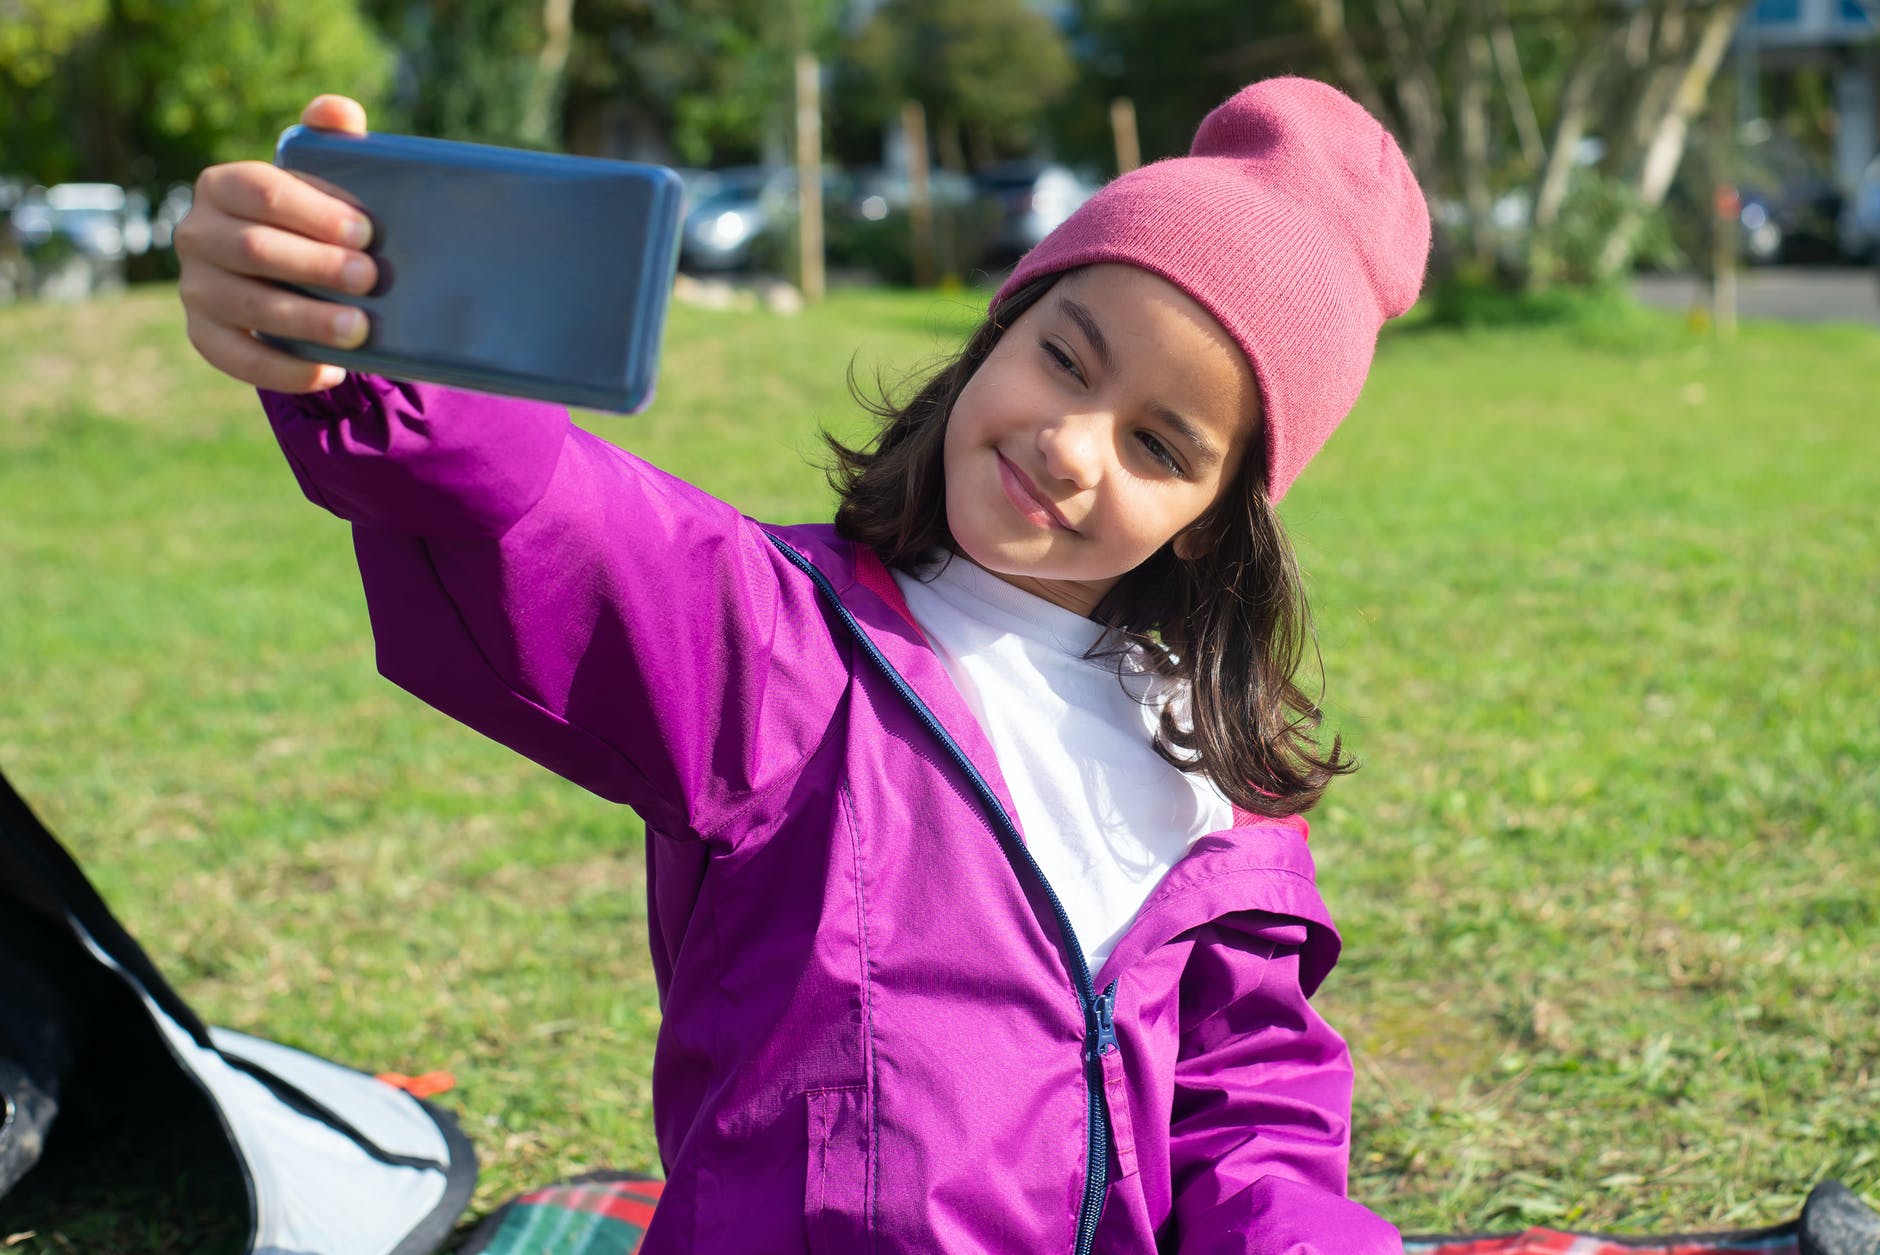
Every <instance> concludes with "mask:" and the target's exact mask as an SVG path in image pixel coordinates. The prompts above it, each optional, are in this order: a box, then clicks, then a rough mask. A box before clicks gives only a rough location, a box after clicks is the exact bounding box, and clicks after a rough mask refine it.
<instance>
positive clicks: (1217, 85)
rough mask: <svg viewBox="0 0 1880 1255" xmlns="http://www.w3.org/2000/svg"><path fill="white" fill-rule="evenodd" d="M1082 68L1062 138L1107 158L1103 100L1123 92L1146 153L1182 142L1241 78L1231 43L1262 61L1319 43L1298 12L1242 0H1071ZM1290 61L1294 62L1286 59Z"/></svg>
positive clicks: (1166, 151)
mask: <svg viewBox="0 0 1880 1255" xmlns="http://www.w3.org/2000/svg"><path fill="white" fill-rule="evenodd" d="M1076 15H1077V31H1076V41H1077V47H1078V52H1079V58H1080V60H1081V61H1082V62H1083V67H1082V69H1081V71H1080V73H1079V74H1078V79H1077V85H1076V89H1075V92H1074V95H1073V97H1072V99H1071V102H1070V104H1069V106H1068V107H1066V108H1065V109H1063V110H1062V111H1061V112H1062V114H1063V116H1062V118H1061V119H1060V120H1059V122H1058V127H1059V130H1060V135H1061V140H1062V142H1063V143H1064V145H1065V147H1066V148H1068V149H1070V150H1071V151H1073V152H1075V153H1077V154H1078V155H1080V156H1084V157H1088V158H1090V159H1094V160H1097V161H1098V162H1100V163H1101V164H1102V165H1104V166H1107V165H1108V164H1109V163H1110V160H1111V157H1112V154H1113V153H1114V151H1115V150H1114V147H1113V144H1112V136H1111V133H1110V126H1109V108H1110V102H1111V101H1112V100H1114V99H1115V98H1116V97H1118V96H1128V97H1129V98H1130V100H1131V101H1132V102H1134V104H1135V108H1136V124H1137V129H1138V132H1139V134H1140V136H1141V146H1142V156H1143V160H1145V161H1153V160H1155V159H1156V158H1158V157H1169V156H1174V155H1176V154H1178V153H1183V152H1186V151H1188V145H1189V144H1190V143H1191V142H1192V141H1193V139H1194V135H1195V127H1196V126H1197V125H1198V124H1199V123H1200V121H1201V119H1202V118H1203V117H1204V116H1206V114H1207V112H1208V111H1209V110H1210V109H1212V108H1214V106H1216V105H1218V104H1220V103H1221V102H1222V101H1223V100H1226V99H1227V98H1228V97H1229V96H1231V95H1233V94H1234V92H1236V91H1238V90H1239V89H1240V88H1241V87H1243V86H1245V85H1246V83H1247V82H1248V79H1249V77H1251V73H1250V71H1249V70H1248V68H1247V67H1246V65H1245V64H1244V63H1243V61H1242V57H1241V56H1240V55H1237V50H1249V49H1259V50H1261V52H1260V53H1259V54H1258V56H1259V66H1260V67H1261V68H1265V67H1268V66H1272V65H1286V64H1288V62H1287V60H1286V57H1287V54H1288V52H1290V53H1292V54H1295V55H1296V54H1298V53H1304V54H1305V55H1306V56H1307V57H1308V58H1310V59H1311V60H1312V61H1314V62H1316V61H1317V60H1318V58H1319V52H1318V48H1317V47H1316V45H1315V44H1314V43H1313V42H1312V40H1311V37H1310V36H1309V35H1307V34H1306V33H1305V32H1304V31H1303V30H1302V28H1301V25H1300V22H1299V17H1298V14H1297V13H1294V12H1291V11H1290V10H1289V9H1288V8H1287V6H1285V5H1278V4H1247V3H1245V2H1244V0H1233V2H1228V0H1077V5H1076ZM1293 68H1297V67H1296V63H1295V64H1294V65H1293Z"/></svg>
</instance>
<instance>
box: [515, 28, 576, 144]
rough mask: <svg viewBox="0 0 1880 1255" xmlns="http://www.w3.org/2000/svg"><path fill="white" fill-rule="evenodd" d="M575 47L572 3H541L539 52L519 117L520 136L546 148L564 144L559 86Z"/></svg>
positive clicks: (564, 134) (565, 135) (564, 133)
mask: <svg viewBox="0 0 1880 1255" xmlns="http://www.w3.org/2000/svg"><path fill="white" fill-rule="evenodd" d="M573 46H574V0H543V4H542V51H541V52H540V53H539V54H537V56H536V59H535V81H534V82H532V83H531V84H530V85H529V100H528V105H527V107H526V108H525V109H524V110H523V114H522V133H523V135H524V136H525V137H527V138H528V139H530V140H532V141H534V142H536V143H539V144H542V145H544V146H546V147H549V148H560V147H561V146H562V145H563V144H565V143H566V142H567V134H566V128H565V127H564V126H563V125H562V119H561V117H560V116H559V115H560V113H561V82H562V75H563V74H564V73H565V72H566V70H567V68H568V55H569V52H570V51H571V49H572V48H573Z"/></svg>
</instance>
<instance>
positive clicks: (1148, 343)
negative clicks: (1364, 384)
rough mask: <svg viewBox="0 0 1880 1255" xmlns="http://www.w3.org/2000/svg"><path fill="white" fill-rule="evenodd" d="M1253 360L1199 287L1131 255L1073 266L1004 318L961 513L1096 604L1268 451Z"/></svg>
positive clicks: (1061, 594)
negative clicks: (1188, 287) (1197, 293)
mask: <svg viewBox="0 0 1880 1255" xmlns="http://www.w3.org/2000/svg"><path fill="white" fill-rule="evenodd" d="M1258 435H1259V392H1258V390H1257V388H1256V386H1255V384H1254V378H1253V370H1252V368H1251V367H1250V366H1249V365H1248V364H1247V359H1246V358H1245V357H1244V356H1243V355H1242V354H1241V352H1240V349H1239V347H1238V346H1237V345H1235V343H1234V342H1233V340H1231V339H1230V338H1229V337H1228V335H1227V332H1226V331H1224V330H1222V328H1221V326H1220V324H1219V323H1217V322H1215V321H1214V319H1213V317H1212V316H1211V315H1210V314H1209V313H1208V312H1207V311H1206V310H1204V309H1202V308H1201V306H1200V305H1198V304H1197V303H1196V302H1195V301H1194V299H1193V298H1191V297H1189V296H1188V295H1187V294H1186V293H1184V292H1183V291H1181V290H1180V289H1179V288H1177V287H1175V286H1174V285H1173V284H1171V283H1169V282H1168V281H1167V280H1165V279H1162V278H1160V277H1159V276H1156V275H1152V274H1150V273H1149V272H1147V271H1145V270H1138V269H1136V268H1135V267H1133V266H1121V265H1103V266H1092V267H1089V268H1087V269H1084V270H1079V271H1075V272H1073V273H1071V274H1069V275H1067V276H1066V277H1065V278H1063V279H1062V280H1060V281H1059V282H1058V283H1057V284H1056V285H1055V286H1053V287H1052V288H1051V290H1050V291H1048V292H1046V293H1045V295H1044V296H1043V298H1042V299H1040V300H1039V301H1038V302H1037V303H1036V304H1034V305H1033V306H1032V307H1031V308H1030V309H1028V310H1026V311H1025V313H1024V314H1023V315H1021V316H1020V317H1019V319H1018V321H1017V322H1015V323H1013V324H1012V325H1011V326H1010V327H1008V328H1007V329H1006V331H1005V334H1004V336H1003V337H1002V338H1001V339H1000V340H999V342H998V344H997V345H995V346H994V347H993V350H992V352H991V354H990V355H989V356H988V357H987V358H986V360H985V361H984V362H982V363H981V364H980V366H979V369H978V370H977V371H976V372H974V374H973V377H972V378H971V379H970V380H969V381H968V382H967V384H966V387H965V389H964V390H962V391H961V393H960V396H959V399H958V400H957V401H956V402H955V403H954V406H953V411H952V414H951V415H950V416H949V418H948V420H947V430H946V442H945V446H944V450H943V458H944V464H945V468H946V507H947V526H948V528H949V529H950V530H951V531H952V533H953V539H954V540H955V542H957V544H958V545H959V548H960V550H961V552H962V553H964V554H965V556H966V557H968V558H970V559H971V560H972V561H973V562H975V563H977V564H978V565H979V566H982V567H984V568H985V569H986V570H988V571H991V572H992V573H993V574H994V575H997V576H999V577H1000V578H1001V579H1003V580H1005V581H1006V582H1007V583H1010V584H1014V585H1017V586H1018V587H1020V588H1024V589H1026V590H1027V591H1030V592H1033V593H1036V594H1038V595H1039V596H1041V597H1044V598H1046V599H1047V600H1049V601H1052V602H1055V603H1056V604H1058V605H1060V606H1063V607H1065V608H1066V609H1070V610H1075V611H1076V612H1077V613H1079V614H1083V615H1088V614H1090V612H1091V611H1092V610H1093V609H1095V607H1096V605H1097V603H1098V602H1099V601H1101V600H1102V598H1103V595H1104V594H1105V593H1107V592H1109V591H1110V589H1111V588H1112V587H1114V586H1115V584H1116V582H1117V581H1118V580H1119V579H1121V578H1122V577H1123V575H1125V574H1126V573H1128V572H1129V571H1131V570H1133V569H1134V568H1135V567H1137V566H1138V565H1140V564H1141V563H1142V562H1143V561H1145V560H1146V559H1148V558H1149V557H1150V556H1151V555H1153V554H1154V553H1155V552H1156V551H1157V550H1159V549H1160V548H1161V547H1162V546H1163V545H1166V544H1168V543H1169V542H1170V541H1171V540H1175V542H1176V552H1177V553H1178V554H1181V555H1182V556H1190V552H1191V549H1192V547H1193V546H1194V545H1195V544H1197V543H1198V542H1197V540H1196V538H1194V537H1191V536H1184V535H1183V533H1184V532H1185V531H1186V530H1187V529H1188V528H1189V527H1190V526H1191V525H1192V524H1194V523H1195V522H1196V521H1197V520H1199V519H1200V518H1201V516H1202V515H1203V514H1205V513H1206V512H1207V511H1208V509H1209V508H1210V507H1211V506H1213V505H1214V504H1215V502H1217V501H1218V500H1220V498H1221V496H1222V494H1223V492H1224V491H1225V490H1226V488H1227V486H1228V485H1230V484H1232V483H1234V481H1235V476H1236V475H1237V474H1238V472H1239V470H1240V467H1241V464H1242V463H1243V462H1244V461H1245V460H1246V459H1247V458H1248V457H1250V456H1251V457H1259V456H1261V455H1260V454H1259V453H1258V451H1257V442H1258Z"/></svg>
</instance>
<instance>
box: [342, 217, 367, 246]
mask: <svg viewBox="0 0 1880 1255" xmlns="http://www.w3.org/2000/svg"><path fill="white" fill-rule="evenodd" d="M339 235H340V241H341V242H342V243H344V244H345V245H346V246H347V247H348V248H364V247H365V246H366V245H368V244H370V243H372V223H371V222H370V221H368V220H367V219H365V218H348V219H347V220H346V222H345V225H343V226H341V227H340V229H339Z"/></svg>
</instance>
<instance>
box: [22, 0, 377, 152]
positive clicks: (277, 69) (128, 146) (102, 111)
mask: <svg viewBox="0 0 1880 1255" xmlns="http://www.w3.org/2000/svg"><path fill="white" fill-rule="evenodd" d="M12 7H13V8H15V9H16V10H17V11H18V12H17V16H18V17H19V18H20V20H19V21H18V22H17V23H14V22H12V21H9V22H8V23H7V24H5V25H0V147H3V148H4V150H5V151H6V153H7V157H8V162H9V164H14V165H16V166H19V167H23V168H24V169H25V170H27V171H28V172H29V173H30V174H32V175H33V176H34V177H37V178H39V179H41V180H43V181H46V182H57V181H61V180H68V179H98V180H104V181H109V182H114V183H121V184H126V185H146V184H157V183H166V182H172V181H186V180H189V179H193V178H194V177H195V175H196V172H197V171H198V170H200V169H201V168H202V167H203V166H204V165H206V164H209V163H210V162H215V161H225V160H232V159H236V158H241V157H257V156H265V155H266V154H267V153H268V152H270V151H271V150H272V148H273V142H274V137H275V136H276V135H277V134H278V133H279V132H280V130H281V128H282V127H283V126H285V125H286V124H288V123H290V122H292V121H293V120H294V118H296V117H297V116H298V115H299V113H300V109H301V106H302V105H304V104H305V103H306V102H307V100H308V99H309V98H310V97H312V96H313V95H315V94H317V93H318V92H320V91H345V92H350V93H352V94H354V95H357V96H360V97H361V98H363V99H364V100H366V101H367V102H368V103H375V102H377V101H378V99H379V98H380V97H381V96H382V95H383V93H384V89H385V87H386V85H387V83H388V75H389V71H390V68H391V67H390V58H389V56H388V55H387V53H386V50H385V48H384V47H383V45H382V44H381V43H380V42H379V40H378V39H377V37H376V36H375V35H374V33H373V32H372V30H371V28H370V27H369V26H367V25H366V23H365V22H364V21H363V20H362V19H361V18H360V16H359V14H358V12H357V11H356V9H355V8H354V7H353V5H352V4H351V3H350V0H325V2H324V3H300V4H288V3H275V4H252V3H243V2H241V0H12Z"/></svg>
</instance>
